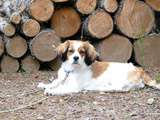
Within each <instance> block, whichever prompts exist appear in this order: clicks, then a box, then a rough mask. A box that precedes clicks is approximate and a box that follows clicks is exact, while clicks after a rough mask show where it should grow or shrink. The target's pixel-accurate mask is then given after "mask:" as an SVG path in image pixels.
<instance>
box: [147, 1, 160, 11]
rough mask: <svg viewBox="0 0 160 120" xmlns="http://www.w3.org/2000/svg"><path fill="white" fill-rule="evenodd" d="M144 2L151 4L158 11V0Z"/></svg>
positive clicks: (159, 6)
mask: <svg viewBox="0 0 160 120" xmlns="http://www.w3.org/2000/svg"><path fill="white" fill-rule="evenodd" d="M145 2H146V3H147V4H148V5H149V6H151V7H152V8H153V9H154V10H156V11H160V1H159V0H145Z"/></svg>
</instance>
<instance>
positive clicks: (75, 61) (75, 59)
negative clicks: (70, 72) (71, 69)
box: [73, 56, 79, 64]
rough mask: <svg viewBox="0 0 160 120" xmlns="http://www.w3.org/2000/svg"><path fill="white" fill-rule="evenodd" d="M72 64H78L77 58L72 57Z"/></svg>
mask: <svg viewBox="0 0 160 120" xmlns="http://www.w3.org/2000/svg"><path fill="white" fill-rule="evenodd" d="M73 60H74V61H73V64H78V63H79V62H78V60H79V57H78V56H74V57H73Z"/></svg>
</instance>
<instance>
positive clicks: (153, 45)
mask: <svg viewBox="0 0 160 120" xmlns="http://www.w3.org/2000/svg"><path fill="white" fill-rule="evenodd" d="M159 46H160V34H153V35H149V36H146V37H144V38H141V39H139V40H137V41H136V42H135V43H134V51H135V59H136V61H137V62H138V63H139V64H140V65H142V66H143V67H156V68H160V54H159V51H160V47H159Z"/></svg>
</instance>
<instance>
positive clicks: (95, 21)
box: [0, 0, 160, 72]
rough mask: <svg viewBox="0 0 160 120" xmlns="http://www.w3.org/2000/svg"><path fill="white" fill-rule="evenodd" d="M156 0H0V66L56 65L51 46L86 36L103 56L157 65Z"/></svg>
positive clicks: (159, 13) (158, 24)
mask: <svg viewBox="0 0 160 120" xmlns="http://www.w3.org/2000/svg"><path fill="white" fill-rule="evenodd" d="M158 20H160V1H159V0H144V1H140V0H0V32H1V35H0V56H1V62H0V69H1V71H2V72H17V71H19V70H21V71H25V72H33V71H38V70H39V69H40V67H41V66H43V67H44V64H46V65H47V67H49V68H51V69H53V70H57V68H58V67H59V64H60V61H59V60H58V59H57V53H56V47H57V46H58V45H59V44H60V43H61V42H62V41H65V40H67V39H77V40H89V41H90V42H91V43H93V44H94V45H95V47H96V48H97V51H98V52H99V54H100V58H101V59H102V60H107V61H116V62H136V63H138V64H140V65H142V66H144V67H160V62H159V61H160V56H159V55H160V54H159V51H160V34H157V33H158V32H159V30H160V29H159V28H160V22H159V21H158Z"/></svg>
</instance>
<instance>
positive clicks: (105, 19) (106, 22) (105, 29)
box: [84, 9, 113, 39]
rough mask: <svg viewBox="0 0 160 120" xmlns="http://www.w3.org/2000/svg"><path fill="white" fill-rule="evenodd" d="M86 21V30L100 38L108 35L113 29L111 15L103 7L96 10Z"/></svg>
mask: <svg viewBox="0 0 160 120" xmlns="http://www.w3.org/2000/svg"><path fill="white" fill-rule="evenodd" d="M85 22H86V23H87V25H86V26H84V27H85V31H87V32H88V33H89V34H90V35H91V36H93V37H96V38H99V39H101V38H104V37H107V36H108V35H110V34H111V32H112V30H113V20H112V18H111V16H110V15H109V14H108V13H107V12H105V11H104V10H102V9H100V10H97V11H95V12H94V13H93V14H92V15H90V16H89V18H88V19H87V20H86V21H85ZM86 23H85V24H86Z"/></svg>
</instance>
